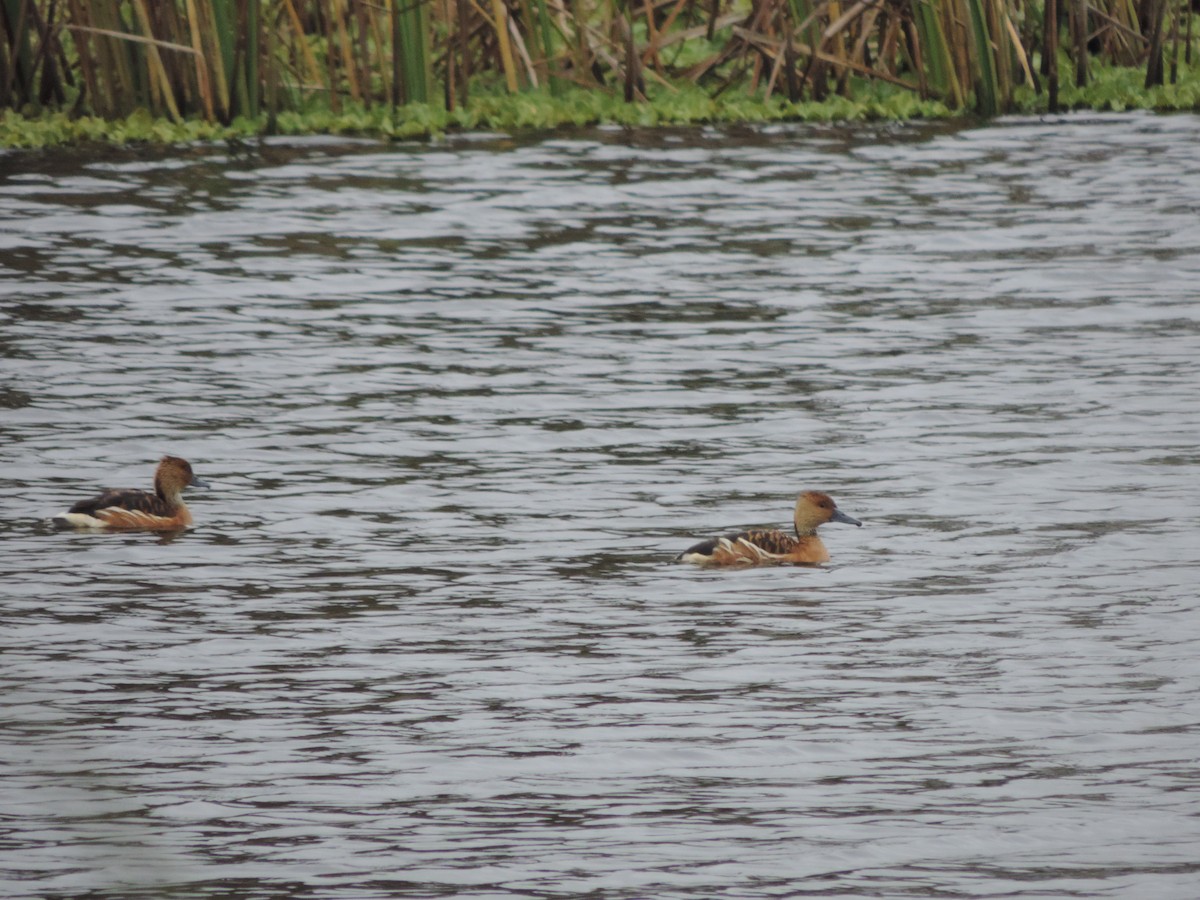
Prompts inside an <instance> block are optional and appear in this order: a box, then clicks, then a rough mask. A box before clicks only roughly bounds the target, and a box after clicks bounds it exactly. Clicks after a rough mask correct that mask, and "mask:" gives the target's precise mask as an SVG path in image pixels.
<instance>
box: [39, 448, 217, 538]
mask: <svg viewBox="0 0 1200 900" xmlns="http://www.w3.org/2000/svg"><path fill="white" fill-rule="evenodd" d="M186 487H199V488H206V487H208V485H207V484H205V483H204V482H203V481H201V480H200V479H199V478H197V477H196V476H195V475H194V474H193V473H192V466H191V464H190V463H189V462H188V461H187V460H186V459H180V458H179V457H178V456H164V457H163V458H162V460H161V461H160V462H159V464H158V469H156V470H155V472H154V493H150V492H149V491H138V490H112V489H110V490H107V491H105V492H104V493H102V494H100V495H99V496H97V497H92V498H91V499H90V500H80V501H79V502H78V503H76V504H75V505H74V506H72V507H71V508H70V509H69V510H67V511H66V512H64V513H59V514H58V515H57V516H55V517H54V522H55V524H57V525H62V526H66V527H69V528H120V529H141V530H146V531H176V530H179V529H182V528H186V527H187V526H189V525H191V524H192V514H191V512H189V511H188V508H187V506H185V505H184V502H183V497H182V494H183V489H184V488H186Z"/></svg>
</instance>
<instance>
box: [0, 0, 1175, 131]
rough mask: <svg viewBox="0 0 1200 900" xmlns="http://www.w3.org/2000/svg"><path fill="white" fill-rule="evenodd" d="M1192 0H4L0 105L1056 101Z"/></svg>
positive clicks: (1148, 71) (226, 107)
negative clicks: (523, 95)
mask: <svg viewBox="0 0 1200 900" xmlns="http://www.w3.org/2000/svg"><path fill="white" fill-rule="evenodd" d="M1190 3H1191V0H1092V2H1089V0H1038V2H1035V0H854V2H851V0H0V107H4V106H7V107H11V108H13V109H17V110H21V111H23V112H26V113H30V112H37V111H39V110H41V109H45V108H51V109H66V108H69V109H70V110H71V111H72V112H74V113H79V114H83V113H89V114H92V115H96V116H100V117H103V118H109V119H113V118H118V117H122V116H128V115H130V114H131V113H132V112H133V111H135V110H138V109H144V110H147V111H148V112H149V113H150V114H151V115H153V116H156V117H166V118H170V119H174V120H179V119H181V118H185V117H186V118H192V119H200V120H205V121H209V122H222V123H228V122H230V121H232V120H233V119H234V118H235V117H239V116H240V117H250V118H256V117H258V116H259V115H260V114H261V113H266V114H267V115H268V118H269V120H270V121H271V122H274V117H275V116H276V115H277V114H278V113H279V112H280V111H282V110H303V109H308V108H312V105H313V104H314V103H318V104H323V105H324V106H325V107H326V108H328V109H330V110H332V111H333V112H335V113H336V112H338V111H339V110H340V109H341V106H342V104H343V102H347V101H348V102H353V103H356V104H359V105H362V106H365V107H368V108H370V107H374V106H379V105H390V106H392V107H395V106H399V105H406V104H429V103H441V104H443V105H444V106H445V107H446V108H447V109H453V108H454V107H455V105H456V104H458V105H465V104H466V103H467V102H468V97H469V96H470V94H471V93H472V92H476V91H480V90H482V91H485V92H491V93H495V92H497V91H503V92H508V93H519V92H522V91H526V90H528V89H533V88H541V87H545V88H547V89H548V90H549V91H551V92H552V93H553V94H554V95H555V96H557V95H558V94H559V93H560V92H561V90H563V89H566V88H567V87H568V86H571V85H573V86H575V87H576V88H582V89H586V90H591V91H600V92H607V93H609V94H611V95H614V96H623V97H624V98H625V99H626V100H627V101H629V102H640V101H642V100H644V99H645V98H646V97H647V95H648V93H652V92H654V91H666V92H670V91H673V90H677V89H678V88H680V87H681V86H686V85H695V86H698V87H699V88H700V89H702V90H704V91H705V92H707V93H708V95H709V96H710V97H717V96H720V95H722V94H726V95H727V92H731V91H734V92H736V91H743V92H746V93H747V94H748V95H750V96H751V97H755V98H758V99H762V100H768V99H770V98H771V96H772V95H773V94H775V93H783V94H786V96H787V98H788V100H790V101H792V102H799V101H802V100H806V99H808V100H823V99H825V98H827V97H829V96H832V95H841V96H843V97H847V98H851V99H853V97H854V94H855V91H856V90H861V89H862V85H863V84H864V83H870V82H876V83H881V84H886V85H891V86H893V87H894V88H895V89H897V90H901V91H908V92H911V93H912V94H914V95H916V96H918V97H920V98H921V99H922V100H936V101H939V102H940V103H942V104H944V105H945V106H946V107H947V108H948V109H950V110H962V109H970V110H974V111H976V112H978V113H980V114H983V115H995V114H998V113H1003V112H1006V111H1009V110H1011V109H1013V95H1014V91H1015V90H1016V89H1017V88H1018V87H1020V86H1026V87H1028V88H1030V89H1032V90H1034V91H1036V92H1037V93H1038V94H1041V93H1042V92H1043V91H1045V92H1046V94H1047V95H1048V97H1049V104H1048V105H1049V108H1050V109H1051V110H1053V109H1054V108H1055V107H1056V106H1057V103H1058V99H1057V98H1058V96H1059V83H1058V81H1059V72H1060V71H1067V72H1072V71H1073V72H1074V76H1075V83H1076V84H1077V85H1081V84H1083V83H1084V82H1086V80H1087V78H1088V72H1089V65H1090V64H1091V63H1092V61H1093V60H1095V61H1098V62H1099V64H1102V65H1112V66H1125V67H1128V66H1136V67H1144V69H1145V83H1146V85H1147V86H1150V85H1153V84H1161V83H1162V82H1163V80H1164V70H1165V68H1166V67H1165V66H1164V55H1165V54H1167V53H1170V54H1171V56H1172V59H1171V65H1170V67H1169V71H1170V72H1171V74H1172V76H1174V74H1175V72H1176V70H1177V60H1178V57H1179V43H1180V40H1181V37H1180V36H1181V35H1186V51H1185V52H1186V54H1187V59H1188V60H1189V61H1190V58H1191V49H1192V48H1191V35H1192V34H1193V30H1192V13H1191V5H1190ZM1060 54H1061V55H1063V56H1064V57H1065V58H1066V60H1067V61H1069V62H1071V63H1072V65H1063V66H1060V65H1059V59H1058V57H1059V56H1060ZM1035 73H1036V74H1035ZM1039 74H1040V77H1039ZM264 103H265V104H266V107H267V108H265V109H264Z"/></svg>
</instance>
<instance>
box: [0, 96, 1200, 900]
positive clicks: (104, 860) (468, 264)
mask: <svg viewBox="0 0 1200 900" xmlns="http://www.w3.org/2000/svg"><path fill="white" fill-rule="evenodd" d="M1198 145H1200V119H1198V118H1196V117H1164V118H1152V117H1146V116H1109V117H1088V118H1081V117H1071V118H1061V119H1046V120H1012V121H1004V122H1000V123H997V124H994V125H991V126H987V127H964V126H947V125H913V126H905V127H889V128H867V127H861V128H857V129H842V128H807V127H805V128H793V127H788V128H778V129H767V130H732V129H731V130H729V131H701V130H681V131H664V132H653V133H634V134H630V133H626V132H622V131H605V130H597V131H586V132H580V133H577V134H573V135H569V136H565V137H564V136H556V137H551V138H546V139H543V140H531V141H513V140H509V139H507V138H504V137H502V136H479V137H476V138H473V139H469V140H467V139H463V140H452V141H448V142H445V143H442V144H436V145H432V146H421V145H412V146H392V147H380V146H378V145H375V144H370V143H354V142H344V141H322V140H311V141H290V142H281V143H274V144H268V145H267V146H265V147H261V148H257V147H253V148H242V149H228V148H218V149H214V148H196V149H191V150H184V151H176V152H172V153H167V154H164V153H161V152H152V151H126V152H107V153H99V152H97V153H92V154H88V153H80V152H78V151H76V152H72V153H60V154H17V153H10V154H8V155H5V156H0V172H2V174H0V216H2V220H0V309H2V311H3V314H4V315H3V325H2V327H0V363H2V371H3V375H4V377H3V383H2V385H0V406H3V423H2V425H0V436H2V440H0V475H2V477H3V484H2V488H3V490H2V491H0V494H2V499H0V503H2V506H0V537H2V539H3V543H2V545H0V547H2V555H0V569H2V574H3V586H2V587H0V609H2V610H3V619H2V625H3V627H2V628H0V654H2V655H0V690H2V691H3V697H4V703H3V707H2V708H0V712H2V716H3V722H2V725H0V764H2V767H3V768H2V778H0V894H3V895H4V896H8V897H21V898H32V897H39V898H42V897H53V898H67V897H79V898H82V897H88V898H130V897H155V898H159V897H168V896H170V897H193V896H195V897H224V898H235V897H236V898H268V897H271V898H275V897H297V898H301V897H314V898H315V897H322V898H325V897H327V898H339V900H342V898H366V897H434V896H462V897H472V898H512V897H543V898H555V897H568V896H572V897H573V896H588V897H593V898H605V900H614V898H629V900H633V898H650V897H653V898H713V897H773V896H780V897H783V896H788V897H796V896H810V895H811V896H834V895H836V896H849V897H1121V898H1124V897H1130V898H1158V900H1162V898H1194V897H1196V896H1197V895H1200V852H1198V850H1197V848H1198V846H1200V843H1198V842H1200V776H1198V768H1197V756H1198V755H1200V751H1198V749H1197V748H1198V747H1200V736H1198V733H1197V732H1198V731H1200V680H1198V677H1200V661H1198V660H1200V616H1198V615H1197V613H1198V606H1200V603H1198V600H1197V594H1198V591H1197V589H1196V584H1197V582H1200V552H1198V548H1200V541H1198V540H1197V537H1196V533H1197V526H1198V524H1200V521H1198V519H1200V517H1198V513H1197V508H1198V506H1200V502H1198V501H1200V478H1198V477H1197V476H1198V472H1197V468H1198V463H1200V451H1198V449H1197V447H1198V441H1200V315H1198V309H1200V307H1198V305H1197V299H1198V296H1200V157H1198V156H1197V154H1196V147H1197V146H1198ZM164 452H173V453H177V454H180V455H184V456H186V457H187V458H188V459H190V460H191V461H192V462H193V464H194V465H195V467H196V470H197V472H198V473H199V474H200V475H201V476H203V477H204V478H206V479H207V480H208V481H210V482H211V483H212V484H213V486H214V489H213V490H212V491H210V492H206V493H204V494H197V495H196V496H195V499H194V500H193V502H192V509H193V512H194V514H195V516H196V520H197V527H196V528H195V529H194V530H192V531H190V532H188V533H186V534H184V535H182V536H179V537H178V538H176V539H174V540H170V539H166V540H164V539H162V538H160V537H158V536H155V535H150V534H117V535H103V534H75V533H62V532H57V531H55V530H53V529H52V528H51V527H50V526H49V524H48V522H47V517H48V516H49V515H51V514H52V513H54V512H57V511H59V510H61V509H63V508H64V507H65V506H66V505H68V504H69V503H70V502H72V501H73V500H75V499H78V498H80V497H84V496H88V495H89V494H91V493H93V492H95V490H97V489H98V488H100V487H104V486H117V487H122V486H145V485H148V483H149V480H150V476H151V472H152V469H153V466H154V462H155V460H156V459H157V457H158V456H159V455H161V454H162V453H164ZM806 488H821V489H825V490H828V491H829V492H830V493H832V494H833V495H834V496H835V497H836V498H837V500H838V501H839V503H840V505H841V507H842V508H843V509H845V510H846V511H847V512H848V513H850V514H851V515H853V516H856V517H859V518H861V519H863V520H864V521H865V522H866V526H865V527H864V528H862V529H854V528H845V527H839V526H836V525H832V526H829V527H827V528H826V529H824V532H823V533H824V536H825V541H826V544H827V545H828V546H829V548H830V551H831V553H832V554H833V562H832V563H831V564H830V565H828V566H825V567H822V568H819V569H808V568H771V569H758V570H750V571H738V572H729V571H717V572H714V571H704V570H699V569H695V568H691V567H684V566H678V565H672V564H671V562H670V561H671V559H672V557H673V556H674V555H675V554H676V553H677V552H679V551H680V550H681V549H683V548H684V547H686V546H688V545H689V544H690V543H691V542H693V541H694V540H696V539H697V538H700V537H704V536H707V535H710V534H712V533H715V532H720V531H725V530H728V529H735V528H741V527H746V526H753V525H786V524H787V523H788V522H789V520H790V511H791V506H792V502H793V500H794V497H795V495H796V493H797V492H798V491H800V490H802V489H806Z"/></svg>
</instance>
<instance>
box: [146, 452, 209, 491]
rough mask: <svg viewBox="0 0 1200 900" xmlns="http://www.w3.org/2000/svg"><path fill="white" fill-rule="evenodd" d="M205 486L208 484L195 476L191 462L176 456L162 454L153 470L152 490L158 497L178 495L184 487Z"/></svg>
mask: <svg viewBox="0 0 1200 900" xmlns="http://www.w3.org/2000/svg"><path fill="white" fill-rule="evenodd" d="M187 487H197V488H206V487H208V484H207V483H206V482H203V481H201V480H200V479H199V478H197V477H196V475H195V473H194V472H193V471H192V464H191V463H189V462H188V461H187V460H186V459H180V458H179V457H178V456H164V457H163V458H162V459H161V460H160V461H159V463H158V469H157V470H156V471H155V472H154V491H155V493H157V494H158V496H160V497H164V498H165V497H178V496H179V494H181V493H182V492H183V489H184V488H187Z"/></svg>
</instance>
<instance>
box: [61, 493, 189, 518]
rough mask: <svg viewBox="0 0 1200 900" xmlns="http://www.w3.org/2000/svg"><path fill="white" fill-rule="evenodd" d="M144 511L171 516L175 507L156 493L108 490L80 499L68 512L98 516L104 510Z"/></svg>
mask: <svg viewBox="0 0 1200 900" xmlns="http://www.w3.org/2000/svg"><path fill="white" fill-rule="evenodd" d="M110 509H111V510H122V511H125V512H132V513H145V514H146V515H148V516H168V517H169V516H173V515H174V514H175V509H174V508H173V507H171V506H170V504H168V503H167V501H166V500H164V499H163V498H162V497H160V496H158V494H151V493H150V492H149V491H137V490H109V491H105V492H104V493H103V494H99V495H97V496H95V497H92V498H90V499H88V500H80V501H79V502H78V503H76V504H75V505H74V506H72V507H71V509H70V510H69V512H73V513H81V514H83V515H85V516H98V514H99V513H102V512H104V511H105V510H110Z"/></svg>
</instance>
